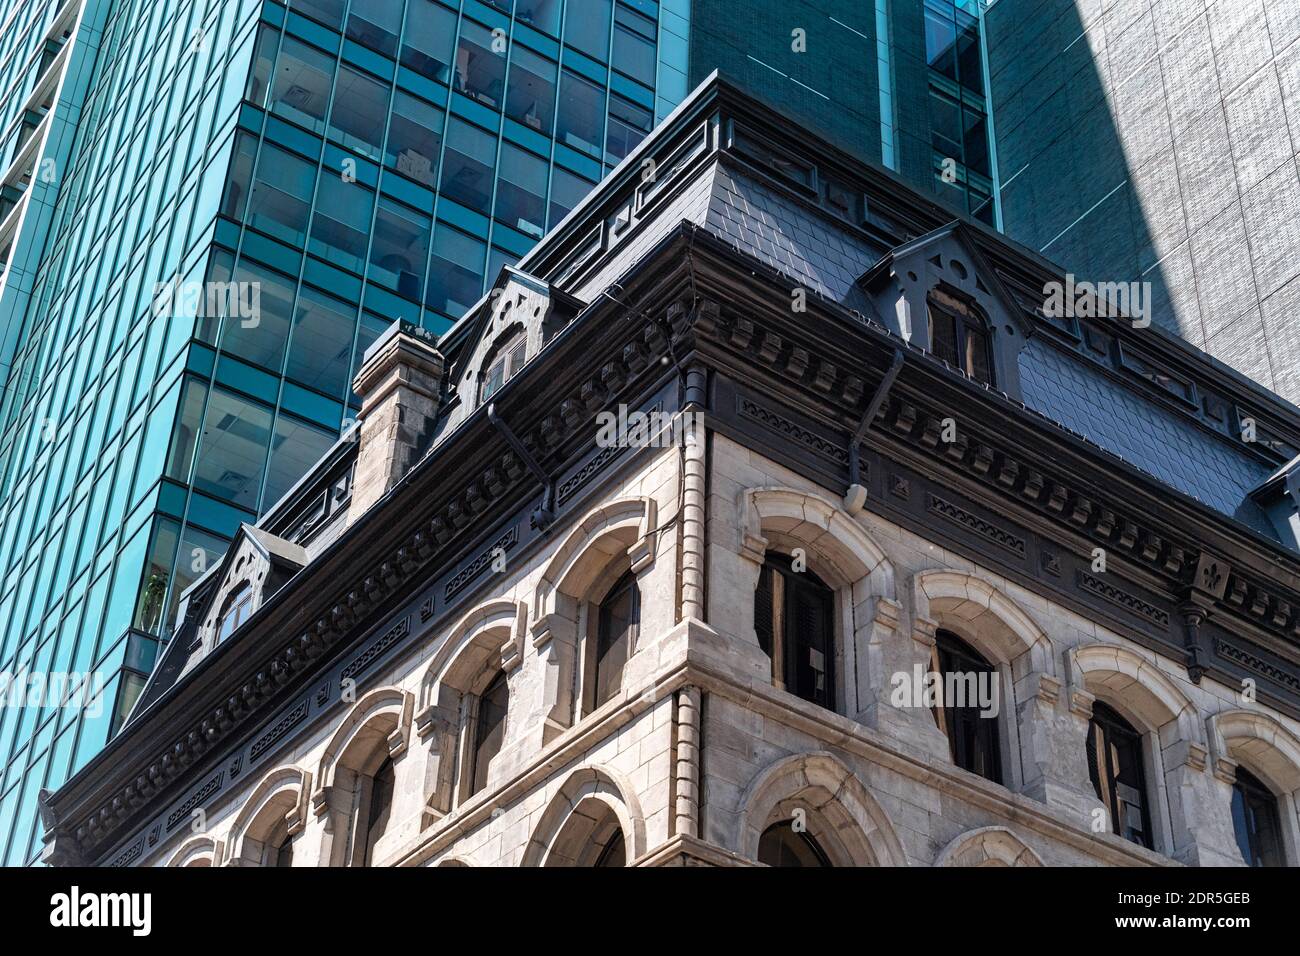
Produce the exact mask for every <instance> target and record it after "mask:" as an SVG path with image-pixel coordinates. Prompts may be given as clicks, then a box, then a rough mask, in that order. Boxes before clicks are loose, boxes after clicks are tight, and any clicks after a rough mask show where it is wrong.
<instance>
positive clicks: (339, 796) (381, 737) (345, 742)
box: [311, 687, 415, 866]
mask: <svg viewBox="0 0 1300 956" xmlns="http://www.w3.org/2000/svg"><path fill="white" fill-rule="evenodd" d="M414 704H415V697H414V695H413V694H411V693H409V692H408V691H404V690H402V689H401V688H399V687H377V688H375V689H374V690H372V691H370V692H369V693H367V694H365V695H363V696H362V697H361V699H360V700H358V701H357V702H356V703H355V704H353V705H352V708H351V709H350V710H349V711H348V712H347V714H346V715H345V716H344V718H343V720H342V721H341V722H340V723H339V726H338V727H337V728H336V729H335V731H334V733H333V735H332V736H331V737H330V739H329V743H327V744H326V746H325V751H324V753H323V754H322V755H321V759H320V766H319V768H318V770H317V772H316V790H315V792H314V793H313V794H312V797H311V803H312V810H313V812H314V813H315V814H316V816H318V817H324V818H325V833H324V836H323V840H322V844H321V853H320V860H321V861H322V863H323V864H324V865H327V866H360V865H362V864H363V862H364V857H365V846H364V839H361V838H362V837H364V834H362V833H360V832H359V831H360V830H361V829H363V828H362V827H360V826H359V824H357V821H359V820H364V819H365V813H366V812H367V808H368V806H369V799H370V785H369V784H368V782H367V781H368V780H369V779H371V778H373V776H374V774H375V772H376V771H378V770H379V768H380V767H381V766H382V765H383V763H384V761H385V760H386V759H387V758H389V757H391V758H393V759H394V760H396V759H397V758H399V757H400V756H401V755H402V754H403V753H404V752H405V751H406V749H407V743H408V741H409V739H410V731H411V712H412V711H413V710H414Z"/></svg>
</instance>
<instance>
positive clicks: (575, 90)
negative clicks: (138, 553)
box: [555, 70, 605, 158]
mask: <svg viewBox="0 0 1300 956" xmlns="http://www.w3.org/2000/svg"><path fill="white" fill-rule="evenodd" d="M604 118H605V91H604V90H603V89H601V88H600V87H598V86H596V84H594V83H592V82H590V81H589V80H586V79H583V78H582V77H580V76H578V75H577V74H576V73H570V72H569V71H568V70H565V71H564V74H563V75H562V76H561V77H560V108H559V118H558V120H557V123H556V131H555V135H556V138H557V139H558V140H559V141H560V142H561V143H564V144H565V145H566V146H572V147H573V148H574V149H576V150H578V151H580V152H583V153H588V154H590V155H592V156H595V157H597V158H599V157H600V146H599V145H597V144H599V143H600V140H601V133H602V131H603V130H604V125H605V124H604Z"/></svg>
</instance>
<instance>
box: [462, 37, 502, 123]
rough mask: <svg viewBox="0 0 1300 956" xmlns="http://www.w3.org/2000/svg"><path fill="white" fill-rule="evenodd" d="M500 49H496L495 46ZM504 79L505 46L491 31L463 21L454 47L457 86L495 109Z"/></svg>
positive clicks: (498, 103)
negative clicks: (456, 44)
mask: <svg viewBox="0 0 1300 956" xmlns="http://www.w3.org/2000/svg"><path fill="white" fill-rule="evenodd" d="M498 48H499V49H498ZM505 79H506V45H505V42H504V38H502V39H501V40H500V41H497V40H495V38H494V37H493V36H492V33H491V32H490V31H489V30H488V29H487V28H486V27H481V26H479V25H478V24H477V23H473V22H471V21H469V20H466V21H465V22H464V23H462V25H461V29H460V45H459V46H458V47H457V49H456V89H458V90H460V91H461V92H462V93H464V94H465V95H466V96H472V97H474V98H475V99H476V100H478V101H479V102H480V103H483V104H484V105H486V106H490V107H492V108H493V109H498V108H500V106H501V89H502V87H503V86H504V85H505Z"/></svg>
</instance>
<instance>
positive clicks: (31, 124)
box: [0, 0, 996, 865]
mask: <svg viewBox="0 0 1300 956" xmlns="http://www.w3.org/2000/svg"><path fill="white" fill-rule="evenodd" d="M0 10H3V11H4V13H3V27H2V28H0V90H3V94H2V97H3V98H2V99H0V109H3V111H4V125H3V127H2V128H0V137H2V138H0V150H2V152H0V157H2V161H3V163H4V164H5V165H4V169H5V173H4V175H5V179H4V183H3V188H2V189H0V264H2V266H3V269H4V271H3V273H2V274H0V379H2V380H3V383H4V391H3V394H2V395H0V680H4V679H6V677H5V676H6V675H7V676H8V679H9V680H10V681H11V683H10V684H9V685H8V687H7V691H8V693H7V695H6V697H7V699H6V702H5V703H6V706H3V707H0V863H3V864H5V865H21V864H24V863H28V862H31V861H32V860H34V859H35V858H36V856H37V855H38V853H39V848H40V837H41V826H40V822H39V820H38V815H37V812H36V796H37V794H38V792H39V791H40V790H41V789H42V788H50V789H53V788H55V787H57V786H59V785H60V784H61V783H62V782H63V781H64V780H65V779H66V778H67V777H68V776H70V775H71V774H72V773H75V772H76V771H77V770H78V769H79V768H80V767H82V766H83V765H84V764H85V763H86V761H88V760H89V759H90V757H92V756H93V755H94V754H95V753H96V752H97V751H98V750H99V749H100V748H101V747H102V746H103V744H104V743H105V741H106V740H107V739H108V738H109V737H110V736H111V735H112V734H113V733H114V732H115V731H116V729H117V728H118V727H119V726H120V725H121V722H122V720H123V719H124V718H125V716H126V714H127V713H128V712H129V710H130V707H131V705H132V703H133V702H134V700H135V697H136V695H137V694H138V693H139V690H140V688H141V687H142V685H143V683H144V680H145V678H146V676H147V675H148V673H149V671H150V669H151V667H152V665H153V662H154V661H155V659H156V657H157V653H158V646H159V643H160V642H161V641H164V640H166V638H167V635H168V634H169V633H170V631H171V627H172V624H173V623H174V618H175V615H176V609H177V606H178V600H179V597H180V595H181V593H182V592H183V591H184V589H185V588H186V587H187V586H188V585H189V584H190V583H192V582H193V581H194V580H196V579H197V578H198V577H199V576H200V575H202V574H203V573H204V571H205V570H206V568H208V567H210V566H211V564H212V563H213V562H214V561H216V560H217V559H218V558H219V557H220V556H221V554H222V553H223V552H224V549H225V547H226V545H227V543H228V542H229V540H230V539H231V536H232V535H233V533H234V532H235V530H236V529H237V528H238V527H239V525H240V523H241V522H252V521H254V520H256V518H257V517H258V515H260V514H261V513H263V512H264V511H265V510H266V509H267V508H268V507H270V506H271V505H272V504H274V502H275V501H276V500H277V499H278V498H280V497H281V496H282V495H283V494H284V493H285V492H286V491H288V490H289V488H290V487H291V486H292V485H293V483H294V482H295V481H296V480H297V478H298V477H299V475H300V474H302V473H303V472H304V471H305V470H306V468H307V466H308V465H309V464H310V463H312V462H314V461H315V460H316V459H317V458H318V457H319V456H320V455H321V453H322V452H323V451H324V450H325V449H327V448H328V447H329V446H330V445H331V444H332V443H333V442H334V441H335V440H336V438H337V437H338V436H339V434H340V433H341V432H342V431H343V430H344V429H346V428H347V426H348V424H349V423H350V420H351V417H352V416H353V415H354V414H355V411H356V408H357V403H356V401H355V398H354V396H353V395H352V394H351V391H350V382H351V379H352V376H353V374H354V372H355V371H356V368H357V365H358V362H359V360H360V358H361V356H362V355H363V354H364V352H365V350H366V347H367V346H368V345H369V344H370V342H372V341H373V340H374V338H375V337H376V336H377V335H378V334H379V333H380V331H381V330H383V329H384V328H385V327H387V326H388V325H389V324H390V323H391V322H392V321H393V320H395V319H404V320H407V321H410V322H414V323H417V324H419V325H421V326H423V327H424V328H425V329H427V330H429V331H430V332H432V333H434V334H438V333H441V332H442V331H444V330H445V329H447V328H448V327H449V326H450V325H451V323H452V322H453V320H455V319H457V318H459V317H460V316H461V315H462V314H463V312H464V311H465V309H466V308H467V307H468V306H469V305H471V304H472V303H473V302H474V301H475V300H477V299H478V298H479V297H480V296H481V295H482V293H483V291H484V289H485V285H486V283H487V282H489V281H490V280H491V279H492V278H494V277H495V276H496V275H497V273H498V272H499V270H500V268H501V267H502V265H504V264H508V263H512V262H514V261H515V260H516V259H518V258H519V257H520V256H522V255H523V254H524V253H525V252H526V251H527V250H528V249H529V248H530V247H531V246H532V244H533V243H534V242H535V241H536V240H537V239H538V238H539V237H540V236H541V235H542V234H543V233H544V232H545V231H546V230H547V229H549V228H550V227H551V226H553V225H554V224H555V223H557V222H558V221H559V220H560V219H561V218H563V217H564V215H565V214H566V213H567V212H568V211H569V210H570V209H572V208H573V207H574V206H575V205H576V204H577V203H578V201H579V200H580V199H581V198H582V197H583V196H584V195H585V194H586V192H587V191H588V190H589V189H590V188H591V187H592V186H593V185H594V184H595V183H596V182H598V181H599V180H600V179H601V178H602V177H603V176H604V175H605V173H606V172H608V171H609V170H610V169H612V168H613V166H614V165H616V164H617V163H618V162H619V161H620V160H621V159H623V157H625V156H626V155H628V153H629V152H630V151H631V150H632V149H633V148H634V147H635V146H636V144H637V143H638V142H639V141H640V140H641V139H642V137H644V136H645V135H646V133H647V132H648V130H649V129H650V128H651V127H652V126H653V125H654V123H655V122H657V121H658V120H660V119H662V118H663V117H664V116H666V115H667V114H668V113H669V112H670V111H671V110H672V109H673V107H674V106H675V105H676V104H677V103H678V102H680V101H681V100H682V99H683V98H684V97H685V95H686V93H687V91H688V89H689V87H691V86H693V85H695V84H696V83H698V82H700V81H701V80H702V79H704V78H705V77H706V76H707V75H708V74H709V73H710V72H711V71H713V70H714V69H719V70H721V71H722V72H723V73H725V74H727V75H728V76H729V77H730V78H731V79H733V80H734V81H737V82H739V83H741V84H742V85H744V86H746V87H747V88H748V89H749V90H750V91H751V92H753V93H754V94H756V95H758V96H761V97H763V98H765V99H768V100H769V101H771V102H773V103H774V104H775V105H776V106H778V107H779V108H783V109H786V110H792V111H795V112H797V113H798V114H799V115H801V116H804V117H806V118H807V121H808V122H809V124H810V125H812V126H814V127H816V128H817V129H818V130H819V131H821V132H823V133H824V134H825V135H827V136H828V137H829V138H830V139H832V140H833V141H835V142H837V143H838V144H840V145H842V146H844V147H845V148H846V149H849V150H851V151H853V152H856V153H858V154H859V155H862V156H865V157H867V158H869V159H873V160H878V161H879V162H881V163H882V164H883V165H885V166H888V167H889V168H891V169H893V170H894V171H895V172H897V173H899V174H900V175H902V176H903V177H904V178H906V179H908V180H910V181H912V182H913V183H916V184H918V185H921V186H922V187H924V188H928V189H930V190H931V191H932V192H933V193H934V194H935V195H936V197H937V198H939V199H941V200H942V201H945V202H949V203H950V204H952V206H953V208H954V210H956V211H960V212H963V213H969V214H971V215H973V216H976V217H978V218H981V219H984V220H985V221H987V222H990V223H992V222H994V221H995V220H996V210H995V208H994V206H993V204H992V203H990V202H989V197H990V196H993V195H996V191H995V190H993V189H992V187H991V181H990V179H989V175H990V170H991V169H992V166H993V164H992V162H991V159H990V157H991V149H992V147H991V140H992V137H991V130H990V129H989V124H988V123H987V117H986V113H987V111H986V110H985V109H984V102H985V100H984V89H985V86H986V84H985V83H984V79H983V77H984V73H983V70H982V66H981V59H980V38H979V11H978V9H977V7H976V6H975V4H974V2H973V0H956V2H955V0H916V2H913V0H907V2H899V0H874V2H872V3H864V4H853V5H850V4H844V3H842V2H837V0H795V2H786V0H783V2H780V3H776V2H762V0H743V2H742V0H709V2H707V3H693V2H691V0H658V2H656V0H491V2H480V0H351V3H349V2H348V0H290V2H288V3H287V5H286V4H285V3H281V2H277V0H180V2H178V0H63V2H62V3H59V2H57V0H47V2H40V0H0ZM826 188H832V187H830V186H827V187H826ZM830 200H831V201H834V197H830ZM63 675H68V676H66V677H64V676H63ZM78 675H93V678H90V679H86V680H82V678H81V677H80V676H78ZM51 677H52V678H55V679H57V680H59V681H60V684H59V686H58V688H57V693H55V694H48V693H42V694H40V695H34V694H23V693H20V690H23V691H31V690H34V689H35V684H36V683H37V682H44V681H45V680H46V679H47V678H51ZM41 689H42V690H43V688H41ZM33 700H36V701H37V702H36V703H35V704H32V705H31V706H22V704H24V703H30V702H31V701H33ZM63 700H71V701H73V702H75V703H76V704H77V705H76V706H60V703H61V701H63ZM86 700H89V701H90V705H89V706H84V702H85V701H86Z"/></svg>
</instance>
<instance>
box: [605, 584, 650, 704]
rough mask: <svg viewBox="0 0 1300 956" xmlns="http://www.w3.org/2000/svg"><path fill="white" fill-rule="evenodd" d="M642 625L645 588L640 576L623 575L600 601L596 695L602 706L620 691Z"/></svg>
mask: <svg viewBox="0 0 1300 956" xmlns="http://www.w3.org/2000/svg"><path fill="white" fill-rule="evenodd" d="M640 624H641V591H640V589H639V588H638V587H637V583H636V575H635V574H633V573H632V572H631V571H629V572H627V574H625V575H623V577H622V578H620V579H619V580H618V581H617V582H616V583H615V584H614V586H613V587H612V588H610V590H609V594H607V595H606V596H605V599H604V600H603V601H601V602H600V613H599V615H598V621H597V632H596V647H595V651H596V669H595V675H596V695H595V700H594V706H596V707H599V706H600V705H601V704H603V703H605V701H607V700H609V699H610V698H611V697H613V696H614V695H615V694H617V693H618V692H619V690H620V689H621V688H622V685H623V667H624V666H625V665H626V664H627V659H628V655H629V654H630V653H631V650H632V646H633V644H634V643H635V641H636V634H637V629H638V628H639V627H640Z"/></svg>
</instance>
